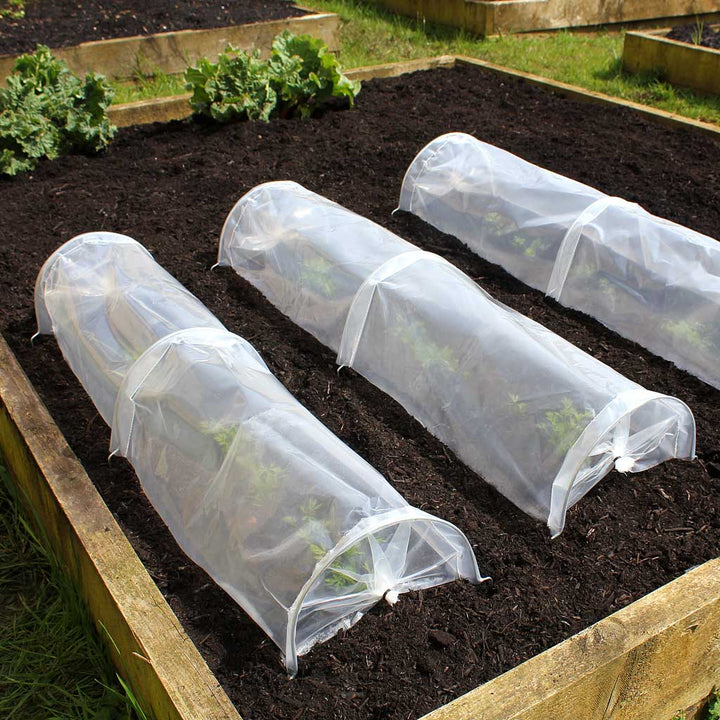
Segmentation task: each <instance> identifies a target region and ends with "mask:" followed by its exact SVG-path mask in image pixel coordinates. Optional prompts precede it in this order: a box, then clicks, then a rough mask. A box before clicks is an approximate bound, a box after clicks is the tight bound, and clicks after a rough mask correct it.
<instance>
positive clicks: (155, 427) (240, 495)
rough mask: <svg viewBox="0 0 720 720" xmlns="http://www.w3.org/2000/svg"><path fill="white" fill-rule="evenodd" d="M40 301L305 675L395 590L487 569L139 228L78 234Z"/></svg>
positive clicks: (200, 557)
mask: <svg viewBox="0 0 720 720" xmlns="http://www.w3.org/2000/svg"><path fill="white" fill-rule="evenodd" d="M36 302H37V314H38V324H39V326H40V330H41V331H43V332H48V331H54V332H55V333H56V336H57V339H58V342H59V343H60V346H61V348H62V351H63V353H64V355H65V357H66V358H67V359H68V362H69V363H70V364H71V366H72V367H73V370H74V371H75V372H76V373H77V374H78V377H79V378H80V380H81V381H82V383H83V385H84V386H85V387H86V388H87V389H88V391H89V392H90V393H91V397H92V398H93V400H94V401H95V403H96V405H97V406H98V408H101V412H103V413H107V412H108V410H109V408H111V406H112V407H113V408H114V409H111V410H110V415H109V419H110V422H111V425H112V438H111V450H112V453H113V454H119V455H121V456H124V457H126V458H127V459H128V460H129V461H130V462H131V464H132V465H133V467H134V468H135V470H136V472H137V475H138V478H139V479H140V482H141V484H142V486H143V489H144V491H145V493H146V494H147V496H148V498H149V499H150V501H151V502H152V504H153V506H154V507H155V508H156V510H157V511H158V513H159V515H160V517H161V518H162V519H163V521H164V522H165V523H166V524H167V525H168V527H169V528H170V530H171V532H172V534H173V536H174V537H175V539H176V540H177V542H178V544H179V545H180V547H181V548H182V549H183V550H184V551H185V553H186V554H187V555H188V556H189V557H190V558H191V559H192V560H194V561H195V562H197V563H198V564H199V565H200V566H201V567H203V568H204V569H205V570H206V571H207V572H208V573H209V574H210V576H211V577H212V578H213V579H214V580H215V581H216V582H217V583H218V584H219V585H220V586H221V587H223V588H224V589H225V590H226V592H227V593H228V594H229V595H230V596H231V597H232V598H233V599H234V600H235V601H237V602H238V603H239V604H240V605H241V606H242V607H243V608H244V609H245V610H246V611H247V612H248V614H249V615H250V616H251V617H252V618H253V619H254V620H255V621H256V622H257V623H258V624H259V625H260V626H261V627H262V628H263V629H264V630H265V632H266V633H267V634H268V635H269V636H270V637H271V638H272V640H273V641H274V642H275V643H276V644H277V645H278V646H279V647H280V648H281V650H282V651H283V654H284V656H285V664H286V666H287V668H288V671H289V672H290V673H291V674H294V673H295V672H296V670H297V657H298V655H301V654H303V653H305V652H307V650H309V649H310V647H312V645H314V644H315V643H317V642H320V641H322V640H325V639H327V638H329V637H331V636H332V635H334V634H335V633H336V632H337V631H338V630H339V629H340V628H347V627H350V626H351V625H352V624H354V623H355V622H357V621H358V620H359V619H360V617H361V616H362V613H363V612H364V611H366V610H367V609H368V608H369V607H371V606H372V605H374V604H375V603H376V602H377V601H378V600H380V599H381V598H382V597H383V596H384V597H386V599H387V600H388V601H390V602H394V601H395V600H396V599H397V595H398V593H401V592H405V591H407V590H411V589H420V588H425V587H430V586H434V585H439V584H442V583H444V582H448V581H451V580H454V579H457V578H461V577H464V578H468V579H469V580H471V581H473V582H479V581H481V580H482V579H483V578H481V577H480V574H479V571H478V567H477V564H476V561H475V557H474V554H473V552H472V549H471V547H470V545H469V543H468V541H467V539H466V538H465V536H464V535H463V534H462V533H461V532H460V530H458V529H457V528H456V527H455V526H453V525H452V524H450V523H448V522H446V521H443V520H440V519H438V518H435V517H433V516H431V515H429V514H427V513H425V512H423V511H421V510H418V509H416V508H414V507H411V506H410V505H408V503H407V502H406V501H405V500H404V499H403V498H402V497H401V496H400V495H399V494H398V493H397V492H396V491H395V490H394V489H393V488H392V487H391V486H390V485H389V484H388V483H387V481H386V480H385V479H384V478H383V477H382V476H381V475H380V474H379V473H378V472H376V471H375V470H373V468H372V467H370V466H369V465H368V464H367V463H366V462H365V461H364V460H362V459H361V458H360V457H359V456H358V455H356V454H355V453H354V452H353V451H352V450H351V449H350V448H348V447H347V446H346V445H345V444H343V443H342V442H341V441H340V440H339V439H338V438H337V437H335V436H334V435H333V434H332V433H331V432H330V431H329V430H327V429H326V428H325V427H324V426H323V425H322V424H321V423H320V422H319V421H318V420H317V419H316V418H314V417H313V416H312V415H311V414H310V413H309V412H308V411H307V410H305V409H304V408H303V407H302V406H301V405H300V404H299V403H298V402H297V401H296V400H295V399H294V398H293V397H292V395H290V393H289V392H288V391H287V390H286V389H285V388H284V387H283V385H282V384H281V383H280V382H279V381H278V380H277V379H276V378H275V377H274V376H273V375H272V374H271V373H270V371H269V370H268V368H267V367H266V365H265V363H264V362H263V361H262V359H261V358H260V356H259V355H258V354H257V352H256V351H255V350H254V349H253V348H252V346H251V345H249V344H248V343H247V342H246V341H245V340H243V339H241V338H239V337H238V336H236V335H233V334H231V333H229V332H228V331H227V330H225V329H224V328H223V327H222V325H220V323H219V322H218V321H217V320H216V319H215V318H214V317H213V316H212V314H211V313H210V312H209V311H208V310H207V309H206V308H205V307H204V306H203V305H202V304H201V303H200V302H199V301H198V300H197V299H196V298H194V297H193V296H192V295H190V294H189V293H188V292H187V291H186V290H185V289H184V288H183V287H182V286H181V285H180V284H179V283H178V282H177V281H176V280H175V279H173V278H172V277H171V276H170V275H168V274H167V273H166V272H165V271H164V270H163V269H162V268H161V267H160V266H159V265H157V264H156V263H155V262H154V261H153V260H152V258H151V256H150V255H149V253H147V251H145V250H144V248H142V246H140V245H139V244H138V243H136V242H135V241H134V240H131V239H130V238H127V237H124V236H121V235H115V234H112V233H89V234H87V235H83V236H79V237H77V238H74V239H73V240H72V241H70V243H67V244H66V245H64V246H62V247H61V248H60V249H59V250H58V251H56V253H55V254H54V255H53V256H51V258H50V259H49V260H48V262H47V263H46V264H45V266H44V267H43V269H42V271H41V274H40V277H39V279H38V283H37V287H36ZM192 322H194V323H196V325H198V326H197V327H187V326H188V324H189V323H192ZM93 393H95V394H93ZM111 396H112V397H111Z"/></svg>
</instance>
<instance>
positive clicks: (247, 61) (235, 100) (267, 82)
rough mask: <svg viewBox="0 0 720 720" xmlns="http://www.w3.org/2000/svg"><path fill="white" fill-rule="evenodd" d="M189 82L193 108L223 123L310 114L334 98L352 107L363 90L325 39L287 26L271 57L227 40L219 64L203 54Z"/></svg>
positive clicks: (190, 71) (187, 74)
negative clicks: (304, 33) (346, 71)
mask: <svg viewBox="0 0 720 720" xmlns="http://www.w3.org/2000/svg"><path fill="white" fill-rule="evenodd" d="M185 82H186V88H187V89H188V90H190V91H191V93H192V96H191V98H190V104H191V105H192V108H193V110H194V111H195V112H196V113H198V114H201V115H205V116H207V117H211V118H213V119H214V120H217V121H219V122H228V121H230V120H236V119H245V118H247V119H250V120H264V121H266V122H267V121H268V120H269V119H270V118H271V117H275V116H280V117H289V116H293V115H299V116H300V117H308V116H310V115H311V114H312V113H313V112H314V111H315V110H317V109H318V108H321V107H322V106H323V105H324V104H325V103H326V102H327V101H328V100H329V99H330V98H332V97H339V98H347V99H348V101H349V103H350V105H351V106H352V104H353V101H354V99H355V96H356V95H357V94H358V92H360V83H358V82H354V81H352V80H350V79H348V78H347V77H346V76H345V75H343V73H342V71H341V68H340V64H339V63H338V60H337V58H336V57H335V56H334V55H333V54H332V53H330V52H329V51H328V48H327V46H326V45H325V43H324V42H323V41H322V40H319V39H317V38H313V37H312V36H310V35H299V36H296V35H293V34H292V33H291V32H289V31H287V30H286V31H285V32H283V33H282V34H281V35H278V36H277V37H276V38H275V41H274V43H273V50H272V55H271V57H270V59H269V60H267V61H263V60H261V59H260V55H259V53H258V52H255V53H252V54H249V53H247V52H245V51H243V50H239V49H237V48H234V47H233V46H231V45H228V47H227V48H226V49H225V52H224V53H223V54H221V55H220V56H219V57H218V60H217V62H216V63H212V62H210V61H209V60H208V59H207V58H203V59H201V60H200V61H199V62H198V63H197V65H196V66H194V67H189V68H188V69H187V70H186V71H185Z"/></svg>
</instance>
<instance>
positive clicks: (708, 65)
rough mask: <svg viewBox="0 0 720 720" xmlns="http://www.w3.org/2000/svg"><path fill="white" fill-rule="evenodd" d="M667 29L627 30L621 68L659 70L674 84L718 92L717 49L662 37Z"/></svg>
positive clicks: (719, 52) (719, 64) (719, 55)
mask: <svg viewBox="0 0 720 720" xmlns="http://www.w3.org/2000/svg"><path fill="white" fill-rule="evenodd" d="M669 30H670V29H669V28H666V29H665V30H657V31H655V32H629V33H627V34H626V35H625V41H624V43H623V57H622V60H623V68H624V69H625V70H627V71H628V72H634V73H639V72H650V71H657V70H660V71H661V72H662V75H663V78H664V79H665V80H667V81H668V82H670V83H673V84H674V85H682V86H683V87H689V88H692V89H693V90H698V91H699V92H703V93H709V94H714V95H720V50H716V49H714V48H708V47H703V46H701V45H691V44H689V43H684V42H677V41H676V40H669V39H668V38H666V37H664V36H665V35H666V34H667V33H668V32H669Z"/></svg>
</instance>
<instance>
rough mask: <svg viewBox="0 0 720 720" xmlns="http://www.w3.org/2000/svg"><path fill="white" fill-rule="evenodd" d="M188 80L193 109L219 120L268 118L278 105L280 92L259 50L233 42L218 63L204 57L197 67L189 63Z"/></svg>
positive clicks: (266, 119)
mask: <svg viewBox="0 0 720 720" xmlns="http://www.w3.org/2000/svg"><path fill="white" fill-rule="evenodd" d="M185 83H186V87H187V89H188V90H190V91H192V96H191V98H190V105H191V106H192V109H193V110H194V111H195V112H196V113H198V114H201V115H206V116H207V117H211V118H212V119H213V120H217V121H218V122H229V121H231V120H240V119H246V118H247V119H249V120H265V121H266V122H267V121H268V120H269V119H270V115H271V113H272V112H273V111H274V110H275V107H276V105H277V93H276V92H275V90H274V89H273V87H272V85H271V83H270V73H269V70H268V66H267V63H266V62H263V61H262V60H260V53H259V52H257V51H256V52H254V53H252V54H249V53H246V52H244V51H242V50H238V49H237V48H234V47H233V46H232V45H228V47H227V48H226V49H225V52H224V53H222V54H221V55H220V56H219V57H218V61H217V62H216V63H212V62H210V61H209V60H208V59H207V58H202V59H201V60H200V61H199V62H198V64H197V65H196V66H195V67H189V68H188V69H187V70H186V71H185Z"/></svg>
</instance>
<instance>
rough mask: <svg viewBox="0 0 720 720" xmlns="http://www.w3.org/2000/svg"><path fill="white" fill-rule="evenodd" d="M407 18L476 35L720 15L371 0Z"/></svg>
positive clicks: (555, 2) (704, 10)
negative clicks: (447, 26) (459, 28)
mask: <svg viewBox="0 0 720 720" xmlns="http://www.w3.org/2000/svg"><path fill="white" fill-rule="evenodd" d="M369 1H370V2H372V3H373V4H375V5H379V6H381V7H383V8H385V9H387V10H391V11H393V12H396V13H399V14H401V15H406V16H408V17H412V18H417V19H420V20H427V21H429V22H435V23H440V24H441V25H450V26H453V27H461V28H464V29H465V30H468V31H469V32H471V33H476V34H478V35H494V34H497V33H507V32H532V31H534V30H558V29H560V28H567V27H588V26H592V25H608V24H614V23H628V22H637V21H642V20H651V19H656V18H662V19H666V18H674V17H692V18H694V17H695V16H697V15H708V14H713V13H716V12H717V11H718V5H717V1H716V0H573V1H572V2H568V0H369Z"/></svg>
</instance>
